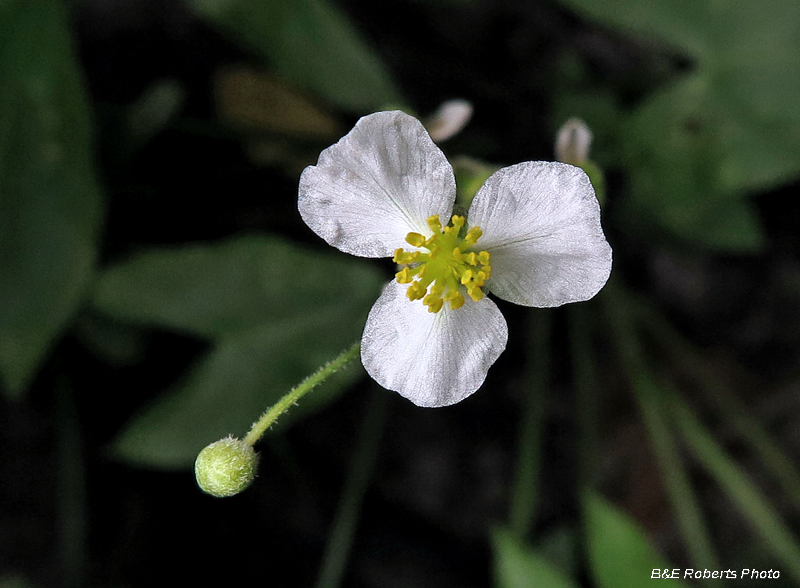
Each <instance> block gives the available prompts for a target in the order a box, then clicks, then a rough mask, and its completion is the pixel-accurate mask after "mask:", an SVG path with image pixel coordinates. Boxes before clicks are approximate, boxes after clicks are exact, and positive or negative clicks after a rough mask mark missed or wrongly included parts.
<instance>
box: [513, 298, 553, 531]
mask: <svg viewBox="0 0 800 588" xmlns="http://www.w3.org/2000/svg"><path fill="white" fill-rule="evenodd" d="M551 319H552V313H551V312H547V311H543V312H538V313H536V316H535V318H534V317H532V319H531V331H530V332H531V334H532V339H533V340H532V342H531V345H530V355H529V358H528V362H529V364H528V365H529V367H528V369H527V370H526V371H527V377H526V384H527V385H526V386H525V387H526V389H527V390H526V394H525V398H524V403H525V405H524V407H523V410H524V412H523V415H522V419H521V421H520V424H519V434H518V438H517V439H518V441H517V451H518V452H519V453H518V456H517V468H516V472H515V475H514V488H513V492H512V495H511V509H510V512H509V526H510V528H511V532H512V533H513V534H514V536H515V537H516V538H517V539H519V540H524V539H525V536H526V535H527V534H528V531H529V530H530V527H531V524H532V523H533V517H534V513H535V512H536V506H537V502H538V500H537V494H538V490H539V469H540V465H541V455H542V447H541V445H542V429H543V427H544V420H545V416H546V414H547V385H548V381H549V380H550V345H549V343H550V323H551Z"/></svg>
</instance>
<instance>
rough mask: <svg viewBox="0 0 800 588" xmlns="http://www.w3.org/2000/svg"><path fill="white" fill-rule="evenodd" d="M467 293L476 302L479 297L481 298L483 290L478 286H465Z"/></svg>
mask: <svg viewBox="0 0 800 588" xmlns="http://www.w3.org/2000/svg"><path fill="white" fill-rule="evenodd" d="M467 294H469V297H470V298H472V299H473V300H474V301H475V302H478V300H480V299H481V298H483V290H481V289H480V288H479V287H478V286H472V287H469V286H468V287H467Z"/></svg>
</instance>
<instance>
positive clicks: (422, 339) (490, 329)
mask: <svg viewBox="0 0 800 588" xmlns="http://www.w3.org/2000/svg"><path fill="white" fill-rule="evenodd" d="M407 289H408V284H398V283H397V282H391V283H390V284H388V285H387V286H386V288H384V291H383V294H381V296H380V298H378V301H377V302H375V305H374V306H373V307H372V310H370V313H369V317H368V318H367V324H366V326H365V327H364V336H363V337H362V339H361V361H362V363H363V364H364V367H365V368H366V370H367V373H369V375H370V376H372V378H373V379H374V380H375V381H376V382H378V383H379V384H380V385H381V386H383V387H384V388H387V389H389V390H394V391H396V392H399V393H400V394H401V395H403V396H405V397H406V398H408V399H409V400H410V401H411V402H413V403H414V404H416V405H418V406H429V407H436V406H448V405H450V404H455V403H456V402H460V401H461V400H463V399H464V398H466V397H467V396H469V395H470V394H472V393H473V392H475V391H476V390H477V389H478V388H480V386H481V384H483V381H484V380H485V379H486V372H487V371H488V369H489V367H490V366H491V365H492V364H493V363H494V362H495V360H496V359H497V358H498V356H499V355H500V353H502V351H503V349H505V347H506V341H507V340H508V327H507V326H506V321H505V319H504V318H503V315H502V314H501V313H500V309H498V308H497V306H496V305H495V303H494V302H492V301H491V300H489V299H488V298H483V299H482V300H481V301H480V302H473V301H472V300H471V299H469V298H467V301H466V304H464V306H462V307H461V308H458V309H456V310H450V308H449V306H448V305H447V304H445V307H444V308H442V310H440V311H439V312H437V313H430V312H428V309H427V307H426V306H424V305H423V304H422V301H421V300H415V301H413V302H412V301H410V300H409V299H408V298H406V290H407Z"/></svg>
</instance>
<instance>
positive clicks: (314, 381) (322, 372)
mask: <svg viewBox="0 0 800 588" xmlns="http://www.w3.org/2000/svg"><path fill="white" fill-rule="evenodd" d="M360 351H361V343H355V344H353V346H352V347H350V348H349V349H348V350H347V351H345V352H343V353H342V354H341V355H339V357H337V358H336V359H334V360H333V361H331V362H329V363H327V364H326V365H324V366H322V367H321V368H320V369H319V370H317V371H316V372H314V373H313V374H311V375H310V376H308V377H307V378H306V379H305V380H303V381H302V382H300V384H298V385H297V386H295V387H294V388H292V389H291V390H289V392H287V393H286V395H285V396H284V397H283V398H281V399H280V400H279V401H278V402H276V403H275V404H274V405H273V406H272V408H270V409H269V410H267V411H266V412H265V413H264V414H263V415H261V418H260V419H258V420H257V421H256V422H255V423H253V427H252V428H251V429H250V432H249V433H247V436H246V437H245V438H244V442H245V443H247V444H248V445H255V443H256V442H257V441H258V440H259V439H261V436H262V435H263V434H264V433H265V432H266V431H267V429H269V428H270V426H272V423H274V422H275V421H276V420H277V419H278V417H279V416H281V415H282V414H283V413H284V412H286V411H287V410H289V408H290V407H291V406H292V405H293V404H295V403H296V402H297V401H298V400H300V399H301V398H302V397H303V396H305V395H306V394H307V393H308V392H310V391H311V390H313V389H314V388H316V387H317V386H319V385H320V384H321V383H322V382H324V381H325V380H327V379H328V378H329V377H330V376H332V375H333V374H335V373H336V372H338V371H339V370H340V369H342V368H343V367H344V366H345V365H347V364H348V363H349V362H351V361H352V360H354V359H355V358H357V357H358V354H359V352H360Z"/></svg>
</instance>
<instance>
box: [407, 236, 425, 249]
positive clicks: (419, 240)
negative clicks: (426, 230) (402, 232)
mask: <svg viewBox="0 0 800 588" xmlns="http://www.w3.org/2000/svg"><path fill="white" fill-rule="evenodd" d="M406 243H408V244H409V245H413V246H414V247H422V246H423V245H424V244H425V237H423V236H422V235H420V234H419V233H409V234H408V235H406Z"/></svg>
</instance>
